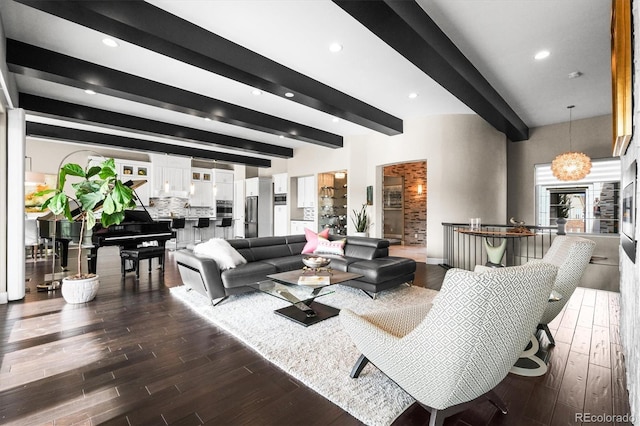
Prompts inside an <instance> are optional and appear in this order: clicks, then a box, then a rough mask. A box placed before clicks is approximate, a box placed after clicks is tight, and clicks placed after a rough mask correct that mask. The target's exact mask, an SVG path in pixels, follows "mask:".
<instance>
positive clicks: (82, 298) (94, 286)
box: [62, 275, 100, 303]
mask: <svg viewBox="0 0 640 426" xmlns="http://www.w3.org/2000/svg"><path fill="white" fill-rule="evenodd" d="M98 278H99V277H98V275H95V276H93V277H89V278H82V279H70V278H63V279H62V297H64V300H66V301H67V303H86V302H90V301H91V300H93V298H94V297H96V294H97V293H98V287H99V286H100V281H99V279H98Z"/></svg>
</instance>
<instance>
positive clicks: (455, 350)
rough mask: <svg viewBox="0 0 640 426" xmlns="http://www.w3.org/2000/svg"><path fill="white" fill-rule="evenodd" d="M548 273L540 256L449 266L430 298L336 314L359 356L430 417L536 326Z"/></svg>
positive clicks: (468, 392) (481, 382)
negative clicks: (484, 267)
mask: <svg viewBox="0 0 640 426" xmlns="http://www.w3.org/2000/svg"><path fill="white" fill-rule="evenodd" d="M556 272H557V268H556V267H555V266H553V265H550V264H546V263H542V262H540V263H536V264H527V265H523V266H516V267H508V268H497V269H493V270H491V271H488V272H485V273H481V274H477V273H474V272H471V271H465V270H462V269H450V270H449V271H448V272H447V274H446V275H445V279H444V282H443V284H442V289H441V291H440V293H439V294H438V296H436V298H435V299H434V301H433V305H425V306H413V307H407V308H404V309H400V310H395V311H390V312H382V313H378V314H372V315H363V316H359V315H357V314H355V313H353V312H352V311H350V310H348V309H343V310H342V311H341V312H340V318H341V321H342V323H343V325H344V327H345V329H346V330H347V331H348V332H349V334H350V335H351V337H352V339H353V341H354V343H355V345H356V346H357V348H358V349H359V350H360V351H361V352H362V354H363V357H366V358H365V359H364V361H365V363H366V361H367V359H368V360H369V361H371V362H372V363H373V364H374V365H375V366H376V367H377V368H379V369H380V370H381V371H382V372H384V373H385V374H386V375H387V376H389V377H390V378H391V379H392V380H393V381H395V382H396V383H397V384H398V385H400V386H401V387H402V388H403V389H404V390H406V391H407V392H408V393H409V394H410V395H412V396H413V397H414V398H415V399H416V400H418V402H419V403H420V404H421V405H423V406H425V407H426V408H428V409H430V410H431V411H432V417H435V413H437V411H438V410H443V409H447V408H448V407H453V406H456V405H459V404H464V403H466V402H468V401H472V400H474V399H476V398H478V397H480V396H482V395H484V394H486V393H487V392H489V391H491V390H492V389H493V388H494V387H495V386H496V385H497V384H498V383H499V382H500V381H501V380H502V379H504V377H505V376H506V375H507V373H508V372H509V370H510V369H511V367H512V366H513V364H514V363H515V362H516V360H517V359H518V358H519V356H520V355H521V353H522V349H523V348H524V347H525V346H526V344H527V342H528V341H529V340H530V338H531V335H532V334H533V332H534V331H535V329H536V325H537V324H538V322H539V320H540V318H541V316H542V313H543V312H544V309H545V307H546V305H547V299H548V297H549V293H550V291H551V288H552V286H553V283H554V280H555V278H556ZM362 359H363V358H362V357H361V360H362ZM356 367H357V365H356ZM354 371H355V368H354ZM357 374H359V371H358V372H357V373H356V375H355V376H354V374H352V377H356V376H357ZM494 396H495V395H494ZM503 411H504V410H503ZM440 421H441V420H440ZM434 424H435V423H434Z"/></svg>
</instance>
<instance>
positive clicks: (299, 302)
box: [251, 270, 362, 327]
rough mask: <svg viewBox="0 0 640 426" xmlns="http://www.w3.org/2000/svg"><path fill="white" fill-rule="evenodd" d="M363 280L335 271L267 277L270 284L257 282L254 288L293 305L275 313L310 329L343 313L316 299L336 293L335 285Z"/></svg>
mask: <svg viewBox="0 0 640 426" xmlns="http://www.w3.org/2000/svg"><path fill="white" fill-rule="evenodd" d="M361 276H362V275H360V274H353V273H351V272H342V271H333V270H332V271H321V272H315V273H310V272H308V271H304V270H295V271H288V272H281V273H278V274H271V275H267V278H269V279H268V280H266V281H260V282H257V283H256V284H253V285H252V286H251V287H253V288H255V289H256V290H259V291H261V292H263V293H267V294H269V295H271V296H274V297H277V298H278V299H281V300H286V301H287V302H289V303H291V305H290V306H286V307H284V308H280V309H276V310H275V311H274V312H275V313H276V314H278V315H282V316H283V317H286V318H289V319H290V320H292V321H295V322H297V323H298V324H301V325H304V326H305V327H308V326H310V325H313V324H316V323H318V322H320V321H324V320H326V319H327V318H331V317H335V316H336V315H338V314H339V313H340V309H337V308H334V307H332V306H327V305H325V304H322V303H319V302H316V301H315V299H316V298H318V297H322V296H326V295H328V294H331V293H333V292H334V291H333V290H332V289H331V288H330V286H332V285H334V284H339V283H343V282H345V281H349V280H353V279H356V278H360V277H361Z"/></svg>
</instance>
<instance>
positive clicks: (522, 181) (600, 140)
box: [507, 107, 612, 225]
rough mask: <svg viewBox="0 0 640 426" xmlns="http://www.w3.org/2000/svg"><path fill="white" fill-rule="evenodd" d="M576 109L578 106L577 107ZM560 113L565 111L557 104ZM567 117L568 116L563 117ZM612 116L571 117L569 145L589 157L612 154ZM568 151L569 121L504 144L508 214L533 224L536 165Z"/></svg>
mask: <svg viewBox="0 0 640 426" xmlns="http://www.w3.org/2000/svg"><path fill="white" fill-rule="evenodd" d="M576 108H578V107H576ZM558 110H559V112H558V113H559V114H565V113H566V111H563V108H561V107H559V108H558ZM566 117H567V118H568V115H567V116H566ZM611 127H612V121H611V115H603V116H600V117H593V118H587V119H583V120H573V122H572V123H571V141H572V142H571V146H572V149H573V150H574V151H582V152H584V153H585V154H587V155H589V156H590V157H591V158H607V157H609V158H610V157H611V133H612V128H611ZM568 150H569V123H568V122H564V123H559V124H552V125H549V126H542V127H536V128H533V129H531V130H530V133H529V140H526V141H522V142H509V144H508V146H507V158H508V161H509V168H508V188H507V199H508V208H507V217H512V216H513V217H515V218H517V219H518V220H524V221H525V222H526V223H527V224H530V225H534V224H535V211H536V205H535V185H534V183H535V172H534V166H535V165H536V164H544V163H551V162H552V161H553V159H554V158H555V157H556V156H557V155H558V154H561V153H563V152H566V151H568Z"/></svg>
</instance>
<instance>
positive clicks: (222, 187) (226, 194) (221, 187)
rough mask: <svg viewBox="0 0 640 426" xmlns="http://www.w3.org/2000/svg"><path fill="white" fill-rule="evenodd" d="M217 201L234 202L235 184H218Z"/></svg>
mask: <svg viewBox="0 0 640 426" xmlns="http://www.w3.org/2000/svg"><path fill="white" fill-rule="evenodd" d="M215 193H216V200H224V201H233V182H231V183H225V182H222V183H218V182H216V190H215Z"/></svg>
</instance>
